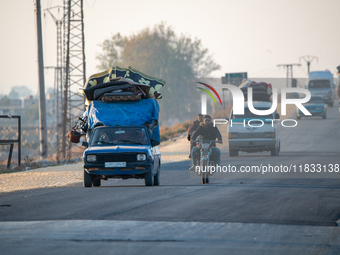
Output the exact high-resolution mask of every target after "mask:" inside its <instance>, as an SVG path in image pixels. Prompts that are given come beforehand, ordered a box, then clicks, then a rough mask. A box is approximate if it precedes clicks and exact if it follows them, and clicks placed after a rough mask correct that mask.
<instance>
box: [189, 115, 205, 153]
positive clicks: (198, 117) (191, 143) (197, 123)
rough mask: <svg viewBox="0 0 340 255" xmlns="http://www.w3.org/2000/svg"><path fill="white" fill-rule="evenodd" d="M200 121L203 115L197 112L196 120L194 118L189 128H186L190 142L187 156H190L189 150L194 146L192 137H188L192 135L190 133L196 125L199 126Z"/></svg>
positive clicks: (195, 128) (194, 129)
mask: <svg viewBox="0 0 340 255" xmlns="http://www.w3.org/2000/svg"><path fill="white" fill-rule="evenodd" d="M202 122H203V115H202V114H198V115H197V120H195V121H194V122H193V123H191V124H190V126H189V128H188V136H187V139H188V141H189V142H190V152H189V158H191V151H192V148H193V147H194V146H195V140H194V139H190V138H191V137H192V135H193V134H194V132H195V131H196V130H197V129H198V127H199V126H200V124H201V123H202Z"/></svg>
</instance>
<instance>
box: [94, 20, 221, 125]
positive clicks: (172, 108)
mask: <svg viewBox="0 0 340 255" xmlns="http://www.w3.org/2000/svg"><path fill="white" fill-rule="evenodd" d="M101 47H102V53H101V54H99V55H98V56H97V59H98V60H99V63H100V64H99V65H98V66H97V67H98V68H99V69H100V70H101V71H102V70H106V69H108V68H110V67H113V66H116V65H118V66H120V67H128V66H132V67H134V68H136V69H137V70H140V71H141V72H144V73H146V74H148V75H151V76H154V77H156V78H161V79H163V80H165V81H166V84H165V86H164V87H163V88H162V89H161V93H162V95H163V98H162V99H161V100H159V104H160V107H161V116H160V119H161V121H162V123H166V124H168V125H171V124H173V123H174V122H175V121H185V120H187V119H188V118H189V114H188V111H189V100H190V99H189V98H190V95H189V91H190V82H191V81H192V80H193V79H194V78H202V77H206V76H208V75H209V74H210V73H211V72H213V71H215V70H218V69H219V68H220V66H219V65H218V64H216V63H215V61H214V60H213V58H212V56H211V55H210V54H209V52H208V49H205V48H203V46H202V43H201V41H200V40H199V39H197V38H195V39H192V38H191V37H189V36H185V35H181V36H177V35H176V34H175V32H174V30H173V29H172V28H171V27H169V26H166V25H165V24H164V23H161V24H159V25H156V26H155V27H154V28H153V29H150V28H146V29H143V30H141V31H140V32H139V33H137V34H133V35H131V36H122V35H121V34H119V33H118V34H115V35H113V36H112V37H111V38H110V39H106V40H105V41H104V42H103V43H102V44H101Z"/></svg>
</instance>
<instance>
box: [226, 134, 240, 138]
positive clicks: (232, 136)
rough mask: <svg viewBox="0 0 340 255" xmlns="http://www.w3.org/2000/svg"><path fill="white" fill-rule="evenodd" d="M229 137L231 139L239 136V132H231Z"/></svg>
mask: <svg viewBox="0 0 340 255" xmlns="http://www.w3.org/2000/svg"><path fill="white" fill-rule="evenodd" d="M228 138H230V139H234V138H238V133H229V134H228Z"/></svg>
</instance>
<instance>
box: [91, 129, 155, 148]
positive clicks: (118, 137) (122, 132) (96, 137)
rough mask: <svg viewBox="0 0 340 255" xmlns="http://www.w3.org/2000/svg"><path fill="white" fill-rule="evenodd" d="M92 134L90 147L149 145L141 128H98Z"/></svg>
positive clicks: (144, 130) (144, 131)
mask: <svg viewBox="0 0 340 255" xmlns="http://www.w3.org/2000/svg"><path fill="white" fill-rule="evenodd" d="M93 132H94V133H93V136H92V139H91V145H122V144H130V145H131V144H143V145H148V144H150V141H149V138H148V136H147V134H146V129H145V128H143V127H99V128H96V129H95V130H94V131H93Z"/></svg>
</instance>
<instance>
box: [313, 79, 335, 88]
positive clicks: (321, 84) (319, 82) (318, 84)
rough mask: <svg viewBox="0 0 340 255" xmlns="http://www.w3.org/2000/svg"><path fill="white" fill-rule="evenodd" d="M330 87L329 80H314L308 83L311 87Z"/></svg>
mask: <svg viewBox="0 0 340 255" xmlns="http://www.w3.org/2000/svg"><path fill="white" fill-rule="evenodd" d="M330 87H331V84H330V83H329V80H314V81H309V83H308V88H309V89H329V88H330Z"/></svg>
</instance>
